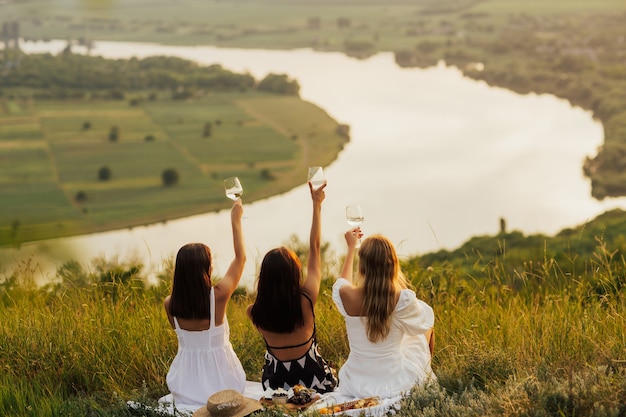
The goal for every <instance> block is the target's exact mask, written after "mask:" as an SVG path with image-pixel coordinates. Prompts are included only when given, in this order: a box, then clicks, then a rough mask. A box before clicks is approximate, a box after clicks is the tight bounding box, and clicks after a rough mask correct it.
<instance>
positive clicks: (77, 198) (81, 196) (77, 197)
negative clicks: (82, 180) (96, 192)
mask: <svg viewBox="0 0 626 417" xmlns="http://www.w3.org/2000/svg"><path fill="white" fill-rule="evenodd" d="M74 201H76V202H77V203H84V202H85V201H87V194H85V192H84V191H82V190H79V191H78V192H77V193H76V195H75V196H74Z"/></svg>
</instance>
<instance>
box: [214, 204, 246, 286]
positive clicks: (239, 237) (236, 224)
mask: <svg viewBox="0 0 626 417" xmlns="http://www.w3.org/2000/svg"><path fill="white" fill-rule="evenodd" d="M242 215H243V206H242V204H241V199H237V200H235V201H234V202H233V208H232V209H231V211H230V222H231V226H232V230H233V246H234V249H235V259H233V261H232V262H231V263H230V266H229V267H228V270H227V271H226V274H225V275H224V278H222V280H221V281H220V282H219V283H217V285H215V289H217V292H216V295H219V296H220V297H223V298H228V297H230V296H231V295H232V293H233V292H234V291H235V289H236V288H237V286H238V285H239V280H240V279H241V275H242V274H243V268H244V265H245V264H246V247H245V244H244V239H243V230H242V227H241V217H242Z"/></svg>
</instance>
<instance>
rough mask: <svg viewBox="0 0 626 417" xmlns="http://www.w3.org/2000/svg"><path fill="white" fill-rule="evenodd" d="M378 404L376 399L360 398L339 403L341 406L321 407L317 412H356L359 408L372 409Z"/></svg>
mask: <svg viewBox="0 0 626 417" xmlns="http://www.w3.org/2000/svg"><path fill="white" fill-rule="evenodd" d="M379 402H380V401H379V399H378V397H368V398H361V399H360V400H354V401H349V402H346V403H341V404H337V405H333V406H328V407H322V408H320V409H319V410H317V411H318V412H319V413H320V414H335V413H342V412H344V411H348V410H356V409H359V408H367V407H373V406H375V405H378V404H379Z"/></svg>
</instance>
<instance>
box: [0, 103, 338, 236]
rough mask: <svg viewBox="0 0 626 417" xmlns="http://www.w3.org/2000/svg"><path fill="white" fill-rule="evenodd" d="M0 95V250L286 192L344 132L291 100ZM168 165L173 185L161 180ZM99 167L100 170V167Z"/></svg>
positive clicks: (328, 155) (325, 158)
mask: <svg viewBox="0 0 626 417" xmlns="http://www.w3.org/2000/svg"><path fill="white" fill-rule="evenodd" d="M134 94H135V98H134V99H132V98H131V99H130V100H129V101H113V100H37V99H28V100H26V99H24V100H19V99H11V98H8V96H6V97H4V98H2V99H0V149H1V152H0V161H1V163H0V189H1V190H2V200H3V204H2V205H0V219H2V221H1V222H0V245H7V244H19V243H20V242H25V241H33V240H39V239H44V238H50V237H57V236H64V235H73V234H78V233H87V232H93V231H99V230H108V229H111V228H113V227H116V228H120V227H130V226H134V225H139V224H147V223H154V222H159V221H166V220H167V219H171V218H177V217H182V216H187V215H192V214H197V213H202V212H206V211H211V210H219V209H221V208H224V207H227V206H228V204H229V203H228V200H227V199H226V197H225V196H224V190H223V180H224V178H227V177H229V176H233V175H237V176H239V177H240V178H241V180H242V182H243V183H244V185H245V195H244V198H246V199H248V200H254V199H259V198H263V197H267V196H271V195H274V194H277V193H281V192H284V191H287V190H289V189H290V188H292V187H293V186H294V185H295V184H299V183H301V182H302V181H303V180H302V178H303V176H304V175H305V174H303V172H304V173H305V172H306V167H307V166H309V165H326V164H328V163H330V162H331V161H332V160H333V159H334V158H335V157H336V155H337V153H338V152H339V151H340V149H341V148H342V146H343V143H344V142H345V139H344V138H342V137H340V136H339V135H338V134H337V133H336V129H337V123H336V122H335V121H334V120H333V119H331V118H330V117H329V116H328V115H327V114H326V113H325V112H324V111H323V110H321V109H319V108H318V107H316V106H314V105H313V104H311V103H308V102H305V101H302V100H301V99H300V98H299V97H294V96H277V95H271V94H264V93H258V92H246V93H217V94H211V95H207V96H204V97H197V98H192V99H188V100H171V99H156V100H149V99H145V98H144V97H143V96H142V95H141V93H134ZM168 169H169V170H173V171H174V172H175V173H176V174H177V177H178V180H177V181H176V182H175V184H172V185H171V186H168V185H167V184H164V178H163V174H164V171H166V170H168ZM103 171H104V172H103Z"/></svg>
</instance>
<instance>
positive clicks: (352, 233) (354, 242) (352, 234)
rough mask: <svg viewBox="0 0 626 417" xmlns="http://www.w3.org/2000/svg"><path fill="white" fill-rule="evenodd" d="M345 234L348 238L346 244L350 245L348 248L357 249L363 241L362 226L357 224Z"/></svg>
mask: <svg viewBox="0 0 626 417" xmlns="http://www.w3.org/2000/svg"><path fill="white" fill-rule="evenodd" d="M343 236H344V237H345V239H346V244H347V245H348V248H349V249H356V248H358V247H359V246H360V245H359V244H360V243H361V238H362V237H363V232H362V231H361V228H360V227H359V226H357V227H354V228H352V229H350V230H348V231H347V232H346V233H345V234H344V235H343Z"/></svg>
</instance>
